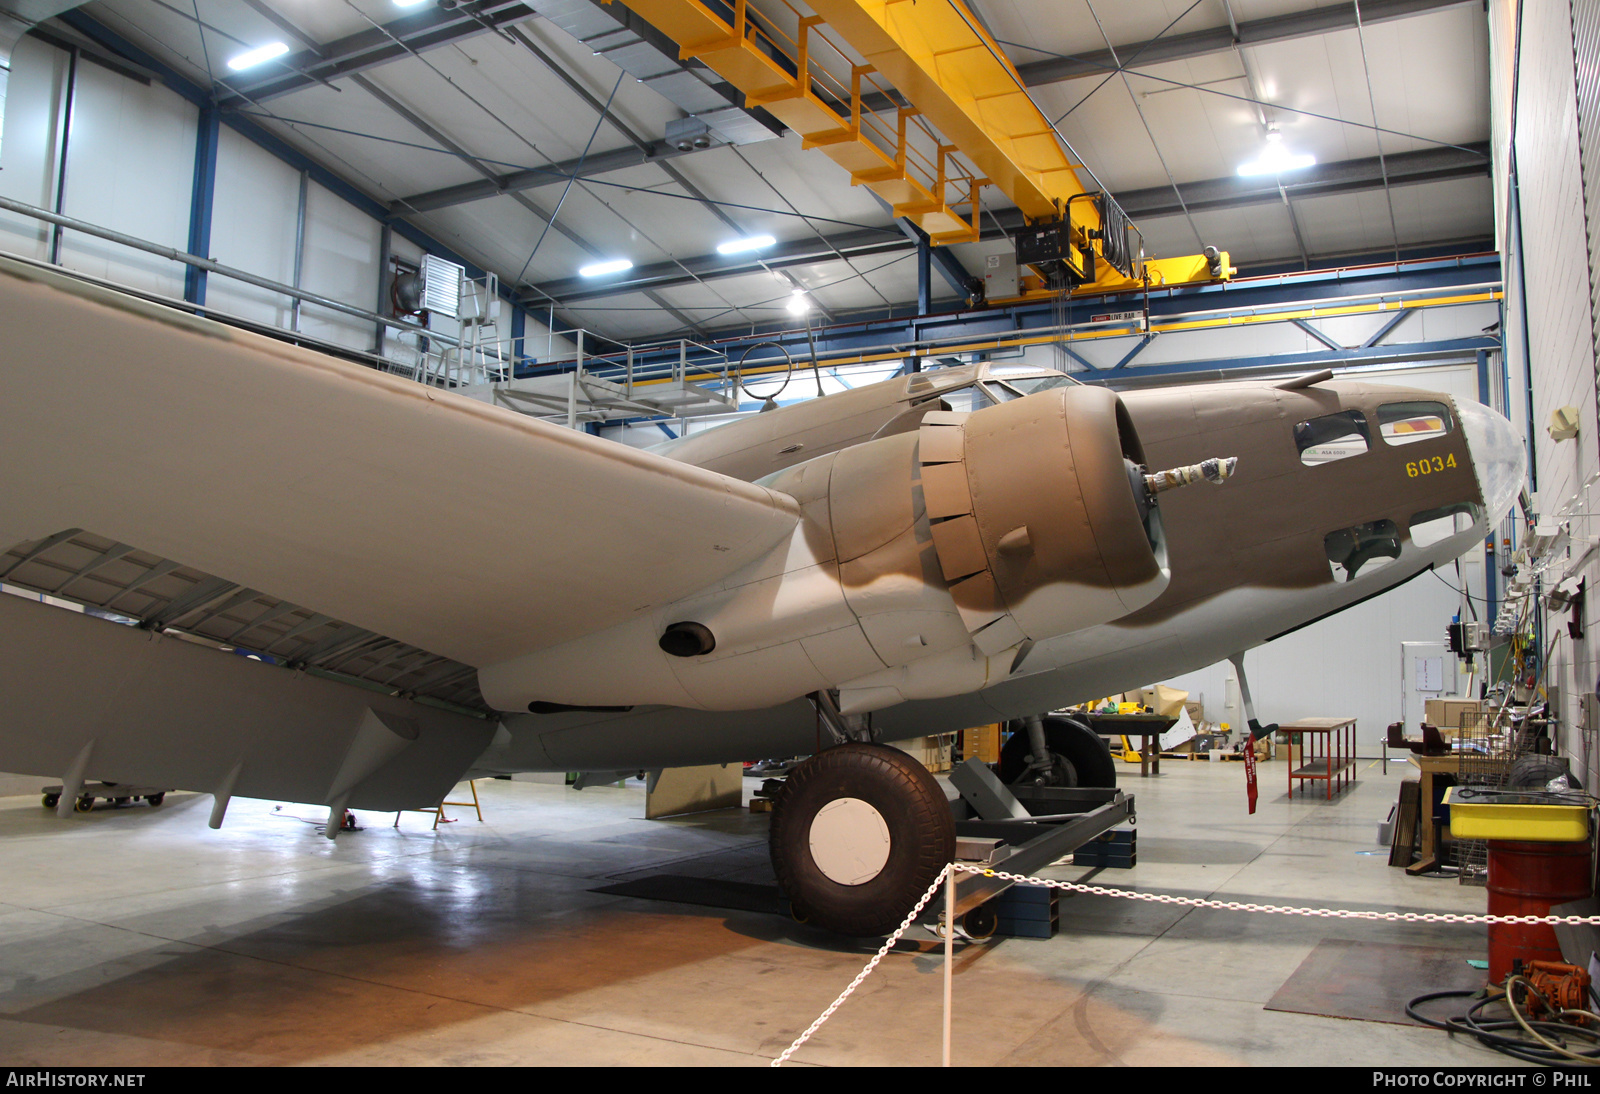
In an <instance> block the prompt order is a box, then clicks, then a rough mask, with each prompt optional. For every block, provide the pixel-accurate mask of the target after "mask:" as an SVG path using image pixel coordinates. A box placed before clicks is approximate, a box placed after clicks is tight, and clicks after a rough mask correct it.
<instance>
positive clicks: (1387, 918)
mask: <svg viewBox="0 0 1600 1094" xmlns="http://www.w3.org/2000/svg"><path fill="white" fill-rule="evenodd" d="M951 869H953V870H955V871H956V872H958V873H963V874H982V875H983V876H984V877H995V878H1000V879H1002V880H1004V881H1010V882H1017V883H1024V884H1028V885H1047V886H1049V887H1050V888H1052V889H1064V890H1066V891H1067V892H1071V893H1086V894H1088V895H1090V896H1113V897H1124V898H1126V899H1128V900H1143V901H1146V902H1148V903H1151V904H1177V905H1181V906H1183V907H1185V908H1215V909H1217V910H1218V911H1224V912H1264V913H1268V914H1271V915H1299V916H1310V917H1313V918H1323V919H1367V920H1381V921H1384V922H1389V923H1479V924H1489V923H1520V924H1529V923H1548V924H1551V925H1552V926H1556V925H1563V924H1572V925H1586V926H1600V915H1472V914H1470V913H1462V912H1371V911H1369V912H1363V911H1352V910H1349V909H1341V908H1295V907H1290V906H1289V905H1286V904H1246V903H1241V902H1239V901H1237V900H1207V899H1205V898H1204V897H1193V896H1169V895H1167V894H1166V893H1135V892H1131V891H1129V890H1127V889H1107V888H1105V887H1104V886H1102V885H1083V884H1080V883H1079V882H1076V881H1051V880H1049V879H1047V878H1041V877H1028V876H1026V875H1023V874H1011V873H1007V872H1006V871H1004V870H996V869H993V868H991V867H985V866H968V865H965V864H964V863H959V862H958V863H953V864H952V865H951Z"/></svg>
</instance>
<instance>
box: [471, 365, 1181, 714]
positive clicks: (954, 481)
mask: <svg viewBox="0 0 1600 1094" xmlns="http://www.w3.org/2000/svg"><path fill="white" fill-rule="evenodd" d="M1142 463H1143V452H1142V450H1141V448H1140V446H1139V443H1138V439H1137V437H1136V436H1135V434H1134V431H1133V428H1132V425H1131V422H1130V421H1129V419H1128V417H1127V415H1126V413H1125V412H1124V411H1123V409H1122V404H1121V401H1120V400H1119V399H1118V398H1117V397H1116V395H1114V394H1112V393H1111V392H1109V391H1105V390H1103V389H1100V388H1090V387H1070V388H1057V389H1053V390H1050V391H1045V392H1041V393H1039V394H1037V395H1031V396H1028V397H1026V398H1022V399H1017V400H1015V401H1013V402H1009V403H1004V404H1001V405H999V406H994V407H990V408H988V409H985V410H980V411H977V412H975V413H972V414H957V413H951V412H947V411H932V412H930V413H929V414H928V415H927V416H926V417H924V419H923V424H922V426H921V428H920V429H919V430H918V431H917V432H914V433H906V434H901V435H898V436H893V437H885V438H881V439H879V440H875V441H870V442H868V443H866V444H861V445H857V446H854V447H852V448H847V449H844V450H841V451H839V452H836V453H831V454H829V455H826V456H820V457H818V458H817V459H814V460H810V461H808V462H806V463H803V464H800V465H798V466H795V467H792V468H789V469H787V470H785V471H782V472H779V473H778V474H776V475H774V476H772V477H771V478H769V479H766V480H763V484H764V485H766V486H769V487H771V488H772V489H774V490H779V491H783V492H785V493H788V494H790V495H792V496H793V497H794V498H795V499H796V500H797V501H798V502H799V503H800V506H801V520H800V522H799V523H798V524H797V525H796V528H795V531H794V534H793V535H792V536H791V537H790V539H789V540H788V541H786V542H784V543H782V544H780V545H778V546H777V547H776V548H774V549H773V550H772V551H771V552H770V553H769V554H768V555H767V556H766V557H764V558H763V559H761V560H760V561H758V562H755V563H752V564H751V565H749V566H747V567H745V568H744V569H743V570H741V571H739V572H738V573H736V574H734V575H732V576H730V577H729V578H728V579H727V580H726V581H724V582H722V583H720V584H719V585H717V586H716V587H714V588H712V589H708V590H706V591H704V592H703V593H699V594H697V595H695V596H692V597H687V598H685V599H683V600H679V601H676V602H674V603H673V604H670V605H667V606H665V607H662V608H657V609H654V610H651V611H646V612H643V613H641V615H640V616H639V618H637V619H635V620H633V621H631V622H629V623H625V624H622V625H620V626H617V627H612V628H610V629H609V630H606V631H601V632H598V633H596V634H592V635H587V636H585V637H583V638H580V639H577V640H575V641H572V642H568V643H564V644H562V645H560V646H555V647H551V648H549V649H545V650H540V651H538V652H537V653H533V654H529V655H527V656H525V657H521V658H518V659H516V660H513V661H509V662H505V663H503V664H500V665H494V666H489V667H486V668H483V669H481V670H480V672H479V681H480V684H481V686H482V688H483V693H484V696H485V697H486V698H487V699H488V700H489V702H490V703H492V704H493V705H494V706H496V707H497V708H499V709H502V710H524V709H536V710H537V709H540V705H541V704H559V705H567V706H587V707H593V706H605V707H610V706H633V705H641V704H662V705H669V706H682V707H691V708H698V709H704V710H745V709H756V708H761V707H768V706H773V705H776V704H778V703H782V702H786V701H788V700H790V699H794V698H797V697H799V696H801V695H805V694H807V693H809V692H813V691H819V690H829V689H837V691H838V692H839V702H840V707H841V709H842V710H844V711H845V712H846V713H859V712H864V711H868V710H874V709H878V708H881V707H885V706H889V705H892V704H894V703H898V702H902V701H904V700H907V699H920V698H938V697H941V696H946V695H956V694H963V693H965V692H969V691H975V690H977V689H979V688H982V687H985V686H988V685H990V684H993V683H997V682H998V681H999V680H1001V679H1003V678H1005V677H1006V676H1007V675H1009V674H1010V672H1011V670H1012V668H1013V667H1014V666H1015V665H1016V663H1017V662H1018V660H1019V652H1020V651H1021V650H1022V648H1023V647H1024V645H1025V644H1026V643H1028V642H1030V641H1037V640H1040V639H1044V638H1049V637H1053V636H1055V635H1059V634H1066V633H1069V632H1071V631H1075V630H1078V629H1081V628H1083V627H1088V626H1093V625H1096V624H1099V623H1105V622H1109V621H1111V620H1114V619H1118V618H1121V617H1122V616H1124V615H1126V614H1128V613H1129V612H1132V611H1135V610H1137V609H1139V608H1141V607H1143V606H1144V605H1146V604H1148V603H1150V601H1152V600H1154V599H1155V598H1156V597H1157V596H1158V595H1160V593H1161V591H1162V589H1164V588H1165V587H1166V581H1167V573H1166V569H1165V549H1164V545H1163V542H1162V539H1161V531H1160V522H1159V519H1158V518H1157V516H1156V512H1155V510H1154V508H1153V505H1152V503H1151V502H1150V500H1149V497H1148V494H1147V493H1146V491H1145V487H1144V482H1143V479H1142V477H1141V475H1140V474H1139V472H1140V470H1141V468H1140V467H1139V465H1141V464H1142ZM544 709H549V708H548V706H545V707H544Z"/></svg>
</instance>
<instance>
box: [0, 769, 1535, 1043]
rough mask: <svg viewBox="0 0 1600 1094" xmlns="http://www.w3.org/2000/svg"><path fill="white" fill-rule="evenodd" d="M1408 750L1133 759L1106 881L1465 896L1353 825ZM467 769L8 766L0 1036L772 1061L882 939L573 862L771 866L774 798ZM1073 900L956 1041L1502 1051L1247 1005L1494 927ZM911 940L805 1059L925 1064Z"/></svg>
mask: <svg viewBox="0 0 1600 1094" xmlns="http://www.w3.org/2000/svg"><path fill="white" fill-rule="evenodd" d="M1403 767H1404V765H1397V764H1391V765H1390V767H1389V774H1388V776H1387V777H1385V776H1383V775H1382V774H1381V773H1380V770H1379V768H1378V767H1377V766H1376V765H1375V764H1374V765H1373V766H1371V767H1370V768H1369V767H1368V766H1367V765H1366V763H1365V762H1363V763H1362V765H1361V770H1360V782H1358V783H1357V785H1356V786H1355V787H1354V789H1353V790H1350V791H1347V792H1346V794H1345V795H1344V796H1343V797H1342V798H1340V799H1336V800H1335V801H1334V802H1332V803H1328V802H1325V801H1323V800H1321V799H1320V798H1314V797H1307V798H1304V799H1297V800H1295V801H1289V800H1288V799H1286V798H1285V797H1284V795H1283V792H1282V790H1281V784H1280V783H1279V782H1278V778H1279V777H1280V776H1281V771H1282V767H1281V765H1278V764H1267V765H1264V766H1263V767H1262V769H1261V770H1262V776H1263V788H1262V790H1263V793H1262V799H1261V809H1260V811H1259V812H1258V813H1257V814H1256V815H1255V816H1254V817H1250V816H1247V815H1246V813H1245V806H1244V791H1243V786H1242V783H1243V771H1242V769H1241V767H1240V766H1239V765H1234V764H1198V763H1169V765H1168V771H1167V772H1166V773H1164V774H1163V775H1161V776H1160V777H1155V778H1149V779H1140V778H1139V777H1138V776H1137V769H1136V768H1133V769H1127V768H1124V769H1123V774H1122V778H1123V785H1124V786H1125V788H1127V789H1129V790H1130V791H1131V792H1133V793H1134V794H1135V795H1136V798H1137V802H1138V811H1139V865H1138V866H1137V867H1135V868H1134V869H1133V870H1127V871H1118V870H1107V871H1104V872H1103V873H1101V874H1100V875H1099V876H1098V878H1097V880H1098V881H1100V882H1102V883H1105V884H1111V885H1125V886H1131V887H1137V888H1139V889H1144V890H1152V891H1162V892H1172V893H1183V894H1200V895H1206V894H1219V895H1220V894H1225V896H1226V898H1227V899H1237V900H1252V901H1263V900H1268V901H1281V902H1289V903H1304V904H1314V905H1319V906H1323V907H1329V906H1331V907H1346V908H1371V907H1397V908H1402V909H1410V910H1419V911H1481V910H1482V909H1483V906H1484V892H1483V890H1482V889H1471V888H1463V887H1461V886H1458V885H1457V884H1456V883H1455V882H1454V881H1450V880H1440V879H1415V878H1406V877H1405V876H1404V874H1403V873H1402V872H1401V871H1399V870H1394V869H1390V868H1389V866H1388V865H1387V858H1386V855H1385V854H1383V853H1376V854H1374V853H1371V852H1374V851H1376V850H1377V848H1376V847H1375V846H1374V844H1373V839H1374V834H1375V830H1376V825H1377V823H1378V821H1379V820H1381V819H1382V818H1383V817H1384V815H1385V814H1386V813H1387V811H1388V808H1389V805H1390V803H1391V802H1393V800H1394V798H1395V791H1396V785H1397V783H1398V781H1399V779H1400V777H1401V774H1400V770H1398V769H1400V768H1403ZM1130 772H1131V773H1130ZM746 783H747V789H749V788H753V787H754V786H755V785H756V781H755V780H749V779H747V780H746ZM478 786H479V790H480V792H481V794H482V796H483V799H484V817H485V821H484V823H482V824H479V823H478V822H477V821H475V820H471V819H468V820H462V821H460V822H458V823H455V824H451V825H448V826H444V827H442V828H441V830H440V831H439V832H437V833H434V832H431V831H429V829H428V824H429V821H430V820H431V818H429V817H427V816H424V815H419V814H406V815H405V816H404V817H403V818H402V820H401V823H400V827H399V828H398V829H396V828H392V827H390V822H391V821H392V819H393V818H392V816H382V815H377V814H363V815H362V816H361V822H362V823H363V824H365V825H370V827H368V828H366V829H365V830H364V831H361V832H357V833H352V834H347V835H344V836H341V837H340V838H339V840H338V841H337V843H336V844H330V843H329V842H328V841H327V840H325V839H323V838H321V836H320V835H318V834H317V832H316V831H315V830H314V827H313V823H312V822H313V821H315V820H316V819H317V812H316V811H315V810H313V809H312V808H310V807H302V806H289V805H286V806H283V807H281V809H275V808H274V805H273V804H272V803H270V802H259V801H245V800H239V801H236V802H235V803H234V805H233V808H232V811H231V812H230V813H229V816H228V823H227V824H226V826H225V827H224V828H223V829H222V830H221V831H220V832H212V831H211V830H209V829H208V828H207V827H206V825H205V820H206V816H207V814H208V813H209V810H210V806H211V800H210V798H208V797H204V796H199V795H188V794H174V795H170V796H169V797H168V799H167V802H166V804H165V805H164V806H162V807H161V808H160V809H156V810H151V809H149V808H147V807H145V806H142V805H140V806H132V807H127V808H122V809H100V810H97V811H96V812H94V813H93V814H90V815H87V816H74V817H71V818H70V819H67V820H60V819H57V818H56V817H55V816H54V814H52V813H49V812H46V811H45V810H44V809H42V808H40V806H39V799H38V797H37V796H30V797H12V798H4V799H0V879H3V882H0V1061H3V1062H4V1063H6V1064H10V1065H51V1064H56V1065H101V1066H117V1065H123V1066H127V1065H141V1064H143V1065H162V1064H246V1065H249V1064H446V1065H454V1066H459V1065H473V1064H538V1065H551V1064H575V1065H591V1066H592V1065H605V1064H651V1065H672V1064H761V1063H765V1062H766V1061H767V1060H769V1059H770V1058H771V1057H772V1056H774V1055H776V1054H777V1053H778V1052H780V1051H781V1050H782V1049H783V1048H784V1047H785V1046H786V1045H787V1044H788V1043H789V1041H790V1040H791V1038H793V1037H794V1036H795V1035H796V1034H797V1033H798V1032H799V1031H800V1030H802V1029H804V1028H805V1027H806V1026H807V1025H808V1024H809V1023H810V1022H811V1020H812V1019H813V1018H814V1017H815V1016H816V1015H817V1014H818V1012H820V1011H821V1010H822V1008H823V1007H824V1006H826V1005H827V1003H828V1002H829V1001H830V1000H832V998H833V997H834V995H835V994H836V993H837V992H838V991H839V990H841V989H842V988H843V987H844V985H845V984H847V983H848V982H849V981H850V979H851V977H853V976H854V975H855V973H856V972H857V971H858V970H859V969H860V967H861V965H862V964H863V962H864V961H865V958H866V957H867V956H868V954H869V953H870V950H869V949H868V948H865V947H863V946H858V945H852V944H847V943H842V942H841V941H840V940H838V939H835V938H831V937H829V936H825V935H821V934H819V933H816V932H814V931H812V930H811V929H809V928H806V927H803V926H800V925H798V924H794V923H792V922H789V921H786V920H783V919H780V918H778V917H776V916H770V915H764V914H757V913H738V912H732V913H730V912H723V911H718V910H715V909H711V908H706V907H695V906H690V905H683V904H671V903H660V902H651V901H644V900H638V899H633V898H628V897H618V896H608V895H603V894H598V893H594V892H592V891H591V890H593V889H595V888H596V887H598V886H601V885H606V884H610V883H612V882H614V881H616V880H619V879H626V878H633V877H641V876H645V875H649V874H652V873H658V872H672V873H678V874H695V875H700V876H708V877H724V878H737V879H749V880H760V879H761V878H762V876H763V875H764V876H765V877H766V878H767V879H769V880H770V876H771V875H770V871H768V870H767V869H766V866H765V862H766V854H765V831H766V818H765V817H764V816H759V815H757V816H752V815H750V814H748V813H734V812H731V811H729V812H723V813H718V814H705V815H700V816H693V817H685V818H680V819H675V820H669V821H645V820H642V819H639V818H640V817H642V815H643V806H644V803H643V790H642V789H632V788H629V789H616V788H595V789H589V790H585V791H582V792H575V791H570V790H567V789H565V788H564V787H560V786H554V785H545V784H535V783H524V782H515V783H513V782H496V781H486V782H480V783H479V784H478ZM452 813H453V814H454V815H459V814H460V813H461V811H460V810H453V811H452ZM468 815H469V816H470V813H469V814H468ZM1087 872H1088V871H1086V870H1085V869H1084V868H1081V867H1071V866H1067V867H1056V868H1054V871H1053V875H1054V876H1057V877H1063V878H1068V879H1075V878H1077V877H1079V876H1082V875H1084V874H1085V873H1087ZM1061 918H1062V933H1061V934H1060V935H1059V936H1058V937H1057V938H1055V939H1052V940H1050V941H1047V942H1040V941H1022V940H1005V941H998V942H991V943H987V944H976V945H970V946H966V947H965V948H964V949H962V950H961V951H960V952H959V953H958V956H957V971H956V979H955V1000H956V1004H955V1005H956V1010H955V1019H956V1020H955V1029H956V1031H955V1060H956V1062H957V1063H959V1064H969V1065H970V1064H1034V1065H1040V1064H1043V1065H1062V1064H1127V1065H1168V1066H1170V1065H1205V1064H1215V1065H1235V1066H1237V1065H1240V1064H1289V1063H1293V1064H1297V1065H1304V1064H1366V1065H1375V1064H1413V1065H1431V1064H1464V1065H1490V1066H1494V1065H1499V1064H1503V1063H1506V1062H1507V1061H1506V1058H1505V1057H1502V1056H1498V1055H1496V1054H1494V1053H1492V1052H1489V1051H1488V1050H1486V1049H1483V1048H1480V1047H1478V1046H1476V1045H1473V1044H1462V1043H1453V1042H1452V1041H1450V1040H1449V1039H1448V1038H1447V1037H1446V1036H1445V1035H1444V1034H1442V1033H1439V1032H1436V1031H1434V1030H1429V1029H1422V1028H1418V1027H1412V1026H1405V1025H1396V1024H1388V1023H1382V1022H1371V1021H1350V1020H1342V1019H1337V1018H1329V1017H1318V1016H1314V1015H1309V1014H1298V1013H1284V1012H1281V1011H1274V1010H1266V1009H1263V1007H1264V1004H1266V1003H1267V1001H1268V1000H1269V999H1271V998H1272V996H1273V995H1274V993H1275V992H1277V991H1278V990H1279V988H1280V986H1281V985H1283V984H1284V982H1285V981H1286V980H1288V979H1289V978H1290V977H1291V976H1292V975H1293V974H1294V973H1295V971H1296V969H1297V968H1299V967H1300V966H1301V963H1302V961H1304V960H1305V959H1306V958H1307V956H1308V955H1309V954H1310V953H1311V952H1312V950H1313V949H1315V948H1316V947H1317V946H1318V944H1319V943H1320V942H1322V941H1324V940H1329V939H1340V940H1352V941H1354V942H1357V943H1363V944H1367V945H1365V946H1364V947H1357V948H1355V949H1354V950H1353V951H1351V952H1352V953H1353V954H1354V955H1356V956H1355V957H1354V958H1353V959H1352V960H1351V961H1350V962H1349V964H1350V965H1351V966H1353V967H1352V968H1351V969H1350V971H1352V972H1355V973H1357V974H1359V975H1368V976H1379V975H1382V969H1381V966H1380V964H1379V962H1378V961H1377V960H1373V961H1371V962H1370V963H1369V962H1368V961H1367V960H1366V959H1365V957H1364V956H1363V955H1364V954H1369V953H1377V952H1378V951H1379V950H1380V949H1382V948H1383V947H1382V946H1378V945H1373V944H1382V943H1387V944H1394V943H1410V944H1413V945H1420V946H1428V947H1438V948H1441V949H1445V950H1456V951H1461V952H1462V953H1463V954H1464V955H1470V956H1479V957H1481V956H1483V952H1482V951H1483V949H1484V945H1483V936H1482V928H1473V927H1444V926H1431V925H1430V926H1422V925H1415V926H1406V925H1390V924H1372V923H1363V922H1359V921H1353V920H1330V919H1301V918H1286V917H1282V916H1267V915H1241V914H1234V913H1221V912H1209V911H1195V910H1187V909H1182V908H1174V907H1171V906H1165V905H1154V904H1145V903H1133V902H1130V901H1126V900H1117V899H1113V898H1107V897H1093V896H1078V897H1073V898H1071V899H1067V900H1064V901H1063V905H1062V916H1061ZM924 939H927V936H926V935H924ZM925 948H926V949H927V950H928V951H930V952H927V953H896V954H892V955H890V957H889V958H888V959H886V960H885V962H884V964H883V965H882V966H881V968H880V969H879V971H878V972H877V973H876V974H874V975H873V976H872V977H871V978H869V979H868V980H867V981H866V983H865V984H864V985H863V987H862V988H861V990H860V991H858V992H857V994H856V995H855V997H853V998H852V999H851V1000H850V1001H849V1002H848V1003H847V1004H846V1005H845V1007H844V1008H843V1009H842V1010H841V1011H840V1012H839V1013H838V1014H837V1016H836V1017H835V1018H834V1019H833V1020H832V1021H831V1022H830V1023H829V1024H828V1025H826V1026H824V1027H823V1029H822V1030H821V1031H820V1032H819V1033H818V1034H817V1036H816V1039H815V1040H814V1041H813V1042H812V1043H811V1044H810V1045H808V1046H806V1047H805V1048H803V1049H802V1050H801V1051H800V1054H799V1056H798V1057H797V1059H798V1061H799V1062H802V1063H813V1064H929V1063H937V1062H938V1059H939V1021H940V1017H939V1016H940V1001H941V977H940V975H939V974H940V962H939V957H938V955H937V954H936V953H934V952H931V951H932V950H933V946H932V943H931V940H929V941H928V942H927V944H926V946H925ZM1452 962H1453V963H1455V962H1454V959H1453V955H1452ZM1437 986H1438V985H1436V984H1429V983H1416V984H1414V985H1405V987H1406V988H1408V989H1409V990H1408V991H1407V992H1406V994H1407V995H1415V994H1420V993H1422V992H1424V991H1427V990H1432V989H1433V988H1435V987H1437Z"/></svg>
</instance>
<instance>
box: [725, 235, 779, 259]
mask: <svg viewBox="0 0 1600 1094" xmlns="http://www.w3.org/2000/svg"><path fill="white" fill-rule="evenodd" d="M776 242H778V241H777V240H775V239H773V238H772V237H771V236H750V237H749V238H747V239H733V240H729V241H728V242H727V243H719V244H717V253H718V254H719V255H737V254H743V253H744V252H746V251H759V250H761V248H763V247H770V246H772V245H773V244H774V243H776Z"/></svg>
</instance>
